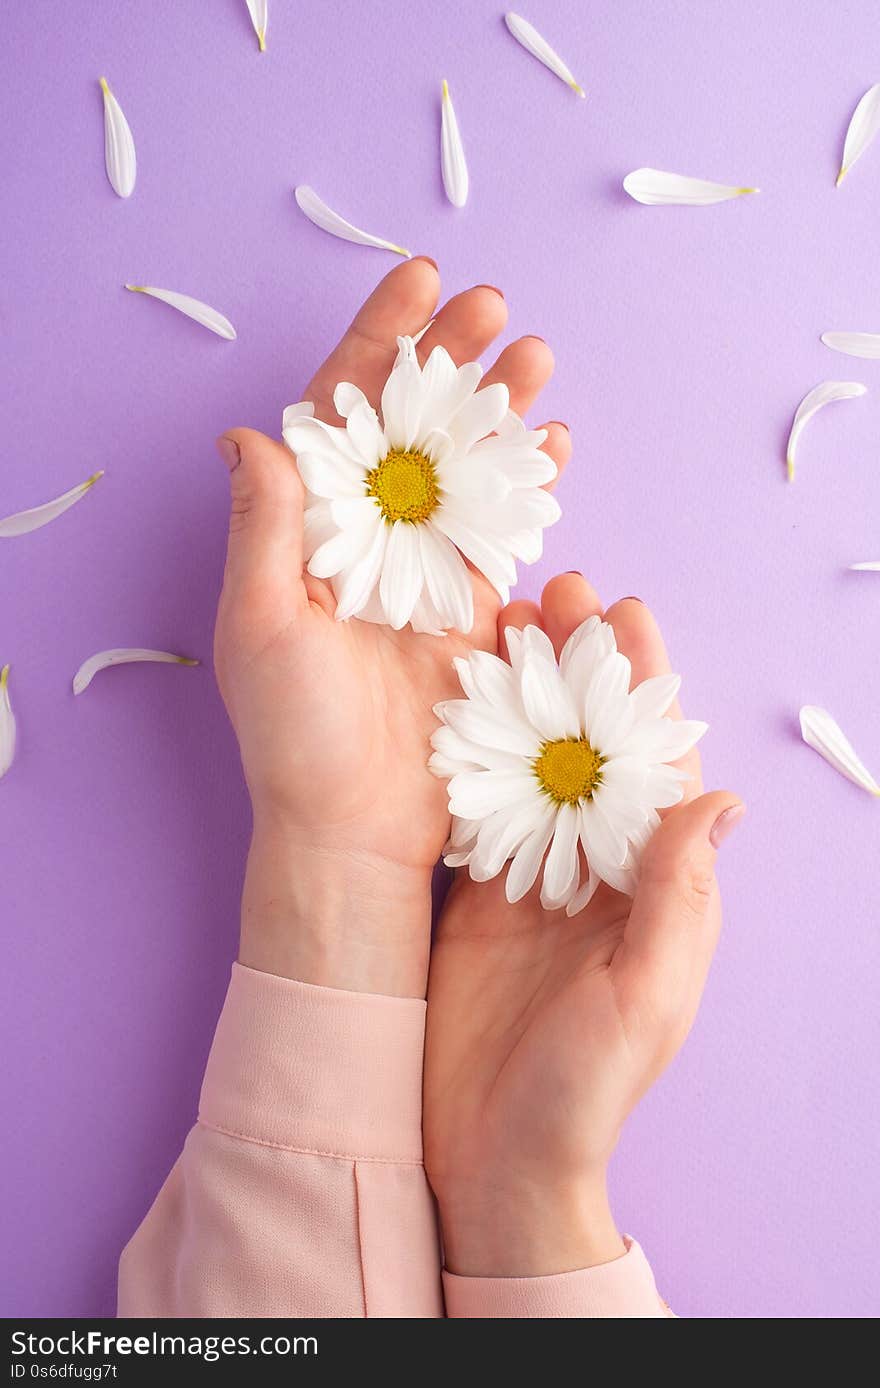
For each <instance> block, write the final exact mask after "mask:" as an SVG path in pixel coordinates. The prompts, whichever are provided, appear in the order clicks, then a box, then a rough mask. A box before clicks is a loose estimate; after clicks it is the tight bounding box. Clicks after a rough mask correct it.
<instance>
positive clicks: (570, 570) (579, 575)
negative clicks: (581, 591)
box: [565, 569, 583, 578]
mask: <svg viewBox="0 0 880 1388" xmlns="http://www.w3.org/2000/svg"><path fill="white" fill-rule="evenodd" d="M565 572H566V574H577V576H578V578H583V574H582V573H581V571H580V569H566V570H565Z"/></svg>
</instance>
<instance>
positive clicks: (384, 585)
mask: <svg viewBox="0 0 880 1388" xmlns="http://www.w3.org/2000/svg"><path fill="white" fill-rule="evenodd" d="M423 582H424V575H423V572H422V561H421V553H420V549H419V537H418V534H417V527H416V526H415V525H411V524H410V523H409V521H402V520H399V521H395V522H394V524H393V525H392V526H391V533H390V534H389V536H388V544H387V547H386V550H385V562H384V564H383V565H382V577H381V579H380V580H379V600H380V602H381V603H382V607H383V608H384V610H385V616H386V617H387V619H388V625H389V626H390V627H392V628H393V629H394V630H395V631H400V630H401V628H402V627H405V626H406V624H407V622H408V621H409V619H410V617H411V616H412V613H413V608H414V607H415V605H416V602H417V600H418V596H419V594H420V592H421V591H422V584H423Z"/></svg>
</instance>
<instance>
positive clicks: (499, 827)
mask: <svg viewBox="0 0 880 1388" xmlns="http://www.w3.org/2000/svg"><path fill="white" fill-rule="evenodd" d="M541 820H542V815H541V806H540V804H539V803H538V802H537V801H536V800H535V799H534V796H529V798H528V799H526V800H523V802H522V803H521V804H518V805H514V806H512V807H510V808H508V809H504V810H499V811H497V812H496V813H495V814H493V815H490V816H489V818H488V819H484V820H483V822H482V823H481V825H480V829H479V833H478V834H477V841H476V843H475V844H474V846H473V848H472V849H471V857H470V873H471V877H472V878H473V880H474V881H475V882H489V881H491V879H492V878H493V877H497V876H498V874H499V872H500V871H501V869H502V868H503V867H504V864H505V863H506V862H507V860H508V858H511V857H512V856H513V854H514V853H515V852H516V850H517V849H518V848H519V846H520V844H521V843H523V841H524V840H525V839H526V838H527V836H528V835H529V834H531V833H533V832H534V830H535V829H537V828H539V827H540V825H541Z"/></svg>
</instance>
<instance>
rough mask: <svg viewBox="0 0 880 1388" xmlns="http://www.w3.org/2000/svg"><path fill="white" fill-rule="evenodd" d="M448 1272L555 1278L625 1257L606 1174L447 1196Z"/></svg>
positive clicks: (474, 1188) (443, 1217)
mask: <svg viewBox="0 0 880 1388" xmlns="http://www.w3.org/2000/svg"><path fill="white" fill-rule="evenodd" d="M439 1209H440V1223H441V1227H442V1230H443V1244H444V1251H445V1260H446V1267H447V1270H448V1271H449V1272H451V1273H454V1274H456V1275H457V1276H460V1277H548V1276H552V1275H554V1274H558V1273H565V1272H577V1271H578V1270H580V1269H581V1268H588V1267H597V1266H599V1265H600V1264H601V1263H610V1262H613V1261H614V1260H615V1259H616V1258H621V1257H623V1255H624V1253H625V1252H626V1246H625V1244H624V1242H623V1239H622V1238H621V1236H620V1234H619V1233H618V1231H617V1227H616V1225H615V1223H614V1218H613V1216H612V1214H611V1209H610V1206H609V1204H608V1194H607V1189H606V1185H605V1178H604V1173H603V1174H602V1176H600V1177H596V1178H594V1179H584V1180H583V1181H582V1182H578V1183H577V1184H573V1185H559V1186H554V1185H553V1184H552V1182H547V1183H546V1184H540V1185H536V1184H534V1183H519V1182H518V1183H514V1184H509V1183H507V1182H500V1183H498V1184H495V1185H493V1184H487V1183H485V1182H481V1183H480V1184H479V1185H476V1184H474V1185H470V1186H468V1187H467V1189H466V1190H464V1191H462V1192H460V1193H458V1194H456V1195H452V1196H450V1197H447V1198H443V1199H441V1200H440V1201H439Z"/></svg>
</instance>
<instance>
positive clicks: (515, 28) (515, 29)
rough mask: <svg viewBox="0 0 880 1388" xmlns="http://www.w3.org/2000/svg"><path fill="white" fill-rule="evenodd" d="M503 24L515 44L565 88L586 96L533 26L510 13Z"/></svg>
mask: <svg viewBox="0 0 880 1388" xmlns="http://www.w3.org/2000/svg"><path fill="white" fill-rule="evenodd" d="M504 23H505V24H506V25H507V27H508V29H509V30H510V32H511V33H512V34H513V37H514V38H515V39H516V41H517V43H521V44H522V46H523V48H524V49H525V50H526V52H528V53H531V55H532V57H533V58H537V59H538V62H539V63H543V64H544V66H545V67H547V68H549V69H550V71H551V72H553V73H555V74H556V76H557V77H559V78H560V79H561V80H562V81H563V82H565V83H566V85H567V86H569V87H571V89H572V91H573V92H577V94H578V96H586V92H585V91H584V89H583V87H582V86H581V85H580V83H579V82H576V81H575V80H574V77H573V76H572V74H571V69H570V68H568V67H567V66H566V64H565V63H564V62H563V61H562V59H561V58H560V56H559V54H558V53H557V52H556V49H555V48H551V47H550V45H549V43H548V42H547V40H546V39H545V38H542V36H541V35H540V34H539V33H538V31H537V29H536V28H535V27H534V25H533V24H529V22H528V20H527V19H522V18H521V17H520V16H519V15H518V14H513V12H512V11H511V12H510V13H508V14H506V15H505V16H504Z"/></svg>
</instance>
